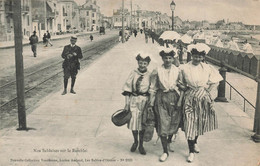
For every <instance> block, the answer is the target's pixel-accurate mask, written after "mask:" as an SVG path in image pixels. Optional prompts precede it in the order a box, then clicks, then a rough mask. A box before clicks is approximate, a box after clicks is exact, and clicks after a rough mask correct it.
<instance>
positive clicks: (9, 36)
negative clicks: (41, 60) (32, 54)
mask: <svg viewBox="0 0 260 166" xmlns="http://www.w3.org/2000/svg"><path fill="white" fill-rule="evenodd" d="M13 2H14V1H13V0H0V41H12V40H14V21H13V14H14V3H13ZM21 18H22V32H23V37H24V38H29V36H30V35H31V33H32V17H31V0H22V1H21Z"/></svg>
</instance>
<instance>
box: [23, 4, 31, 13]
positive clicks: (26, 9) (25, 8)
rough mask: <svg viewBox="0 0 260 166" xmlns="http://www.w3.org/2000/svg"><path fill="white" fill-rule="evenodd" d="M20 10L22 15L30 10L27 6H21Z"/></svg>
mask: <svg viewBox="0 0 260 166" xmlns="http://www.w3.org/2000/svg"><path fill="white" fill-rule="evenodd" d="M21 8H22V13H25V14H28V13H29V10H30V8H29V6H22V7H21Z"/></svg>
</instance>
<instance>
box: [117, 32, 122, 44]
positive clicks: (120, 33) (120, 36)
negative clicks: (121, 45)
mask: <svg viewBox="0 0 260 166" xmlns="http://www.w3.org/2000/svg"><path fill="white" fill-rule="evenodd" d="M121 40H122V30H120V31H119V38H118V41H119V42H120V41H121Z"/></svg>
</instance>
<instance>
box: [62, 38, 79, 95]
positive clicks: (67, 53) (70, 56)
mask: <svg viewBox="0 0 260 166" xmlns="http://www.w3.org/2000/svg"><path fill="white" fill-rule="evenodd" d="M76 42H77V37H76V36H72V37H71V39H70V44H69V45H66V46H65V47H64V49H63V52H62V54H61V57H62V58H63V59H64V61H63V64H62V67H63V72H64V91H63V93H62V95H65V94H66V93H67V85H68V79H69V78H70V77H71V89H70V93H73V94H76V92H75V91H74V89H73V88H74V85H75V81H76V75H77V74H78V70H79V69H80V63H79V59H81V58H82V57H83V56H82V51H81V48H80V47H79V46H77V45H76Z"/></svg>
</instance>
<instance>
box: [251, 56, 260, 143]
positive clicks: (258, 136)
mask: <svg viewBox="0 0 260 166" xmlns="http://www.w3.org/2000/svg"><path fill="white" fill-rule="evenodd" d="M253 131H254V132H255V134H254V135H253V136H252V139H253V140H254V141H255V142H260V61H258V66H257V96H256V106H255V118H254V128H253Z"/></svg>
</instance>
